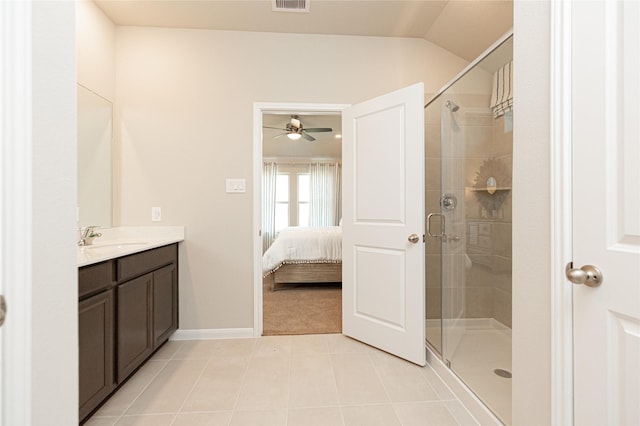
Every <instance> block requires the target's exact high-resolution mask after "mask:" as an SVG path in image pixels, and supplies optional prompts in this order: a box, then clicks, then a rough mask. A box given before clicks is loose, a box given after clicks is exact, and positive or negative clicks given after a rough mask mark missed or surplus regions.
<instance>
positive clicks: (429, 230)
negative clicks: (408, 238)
mask: <svg viewBox="0 0 640 426" xmlns="http://www.w3.org/2000/svg"><path fill="white" fill-rule="evenodd" d="M433 216H440V217H441V218H442V219H441V221H440V234H438V235H434V234H432V233H431V218H432V217H433ZM444 229H445V227H444V215H443V214H442V213H429V214H428V215H427V235H428V236H430V237H434V238H440V237H444Z"/></svg>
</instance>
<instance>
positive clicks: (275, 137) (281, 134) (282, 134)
mask: <svg viewBox="0 0 640 426" xmlns="http://www.w3.org/2000/svg"><path fill="white" fill-rule="evenodd" d="M284 135H286V133H280V134H279V135H275V136H274V137H272V138H271V139H278V138H279V137H280V136H284Z"/></svg>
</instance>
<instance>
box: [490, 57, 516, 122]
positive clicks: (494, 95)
mask: <svg viewBox="0 0 640 426" xmlns="http://www.w3.org/2000/svg"><path fill="white" fill-rule="evenodd" d="M490 106H491V110H492V111H493V116H494V117H495V118H498V117H500V116H501V115H504V113H505V112H507V111H510V110H511V109H512V108H513V61H511V62H509V63H507V64H505V65H503V66H502V67H501V68H500V69H498V71H496V72H495V73H494V74H493V90H492V91H491V105H490Z"/></svg>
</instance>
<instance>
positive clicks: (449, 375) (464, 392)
mask: <svg viewBox="0 0 640 426" xmlns="http://www.w3.org/2000/svg"><path fill="white" fill-rule="evenodd" d="M427 363H428V364H429V366H431V368H432V369H433V371H434V372H435V373H436V374H437V375H438V376H439V377H440V378H441V379H442V381H443V382H445V383H446V385H447V386H448V387H449V389H451V392H453V394H454V395H455V396H456V397H457V398H458V399H459V400H460V402H461V403H462V405H464V407H465V408H466V409H467V411H469V413H470V414H471V416H472V417H473V418H474V419H475V420H476V421H477V422H478V424H481V425H499V426H502V422H501V421H500V420H498V418H497V417H496V416H495V415H494V414H493V413H492V412H491V410H489V408H487V406H486V405H484V404H483V403H482V401H480V399H478V397H477V396H476V395H475V394H474V393H473V392H471V390H470V389H469V388H468V387H467V386H466V385H465V384H464V383H463V382H462V380H460V379H459V378H458V376H456V375H455V374H454V373H453V371H451V369H450V368H447V366H446V365H444V363H443V362H442V360H441V359H440V357H439V356H438V355H436V354H435V353H434V352H432V350H431V348H429V347H428V346H427Z"/></svg>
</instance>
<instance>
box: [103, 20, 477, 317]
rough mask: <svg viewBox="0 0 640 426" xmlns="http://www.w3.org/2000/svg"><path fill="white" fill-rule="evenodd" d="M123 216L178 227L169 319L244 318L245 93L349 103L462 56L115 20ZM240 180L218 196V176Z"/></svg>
mask: <svg viewBox="0 0 640 426" xmlns="http://www.w3.org/2000/svg"><path fill="white" fill-rule="evenodd" d="M116 33H117V35H116V40H117V42H116V90H117V94H116V119H115V122H116V123H119V126H117V128H116V134H115V136H116V140H117V142H118V144H119V149H121V154H120V157H119V160H117V161H118V162H119V167H120V179H121V184H120V187H119V189H118V192H119V198H120V203H121V208H120V209H119V213H120V221H119V224H120V225H123V226H132V225H151V224H152V223H151V222H150V216H151V213H150V210H151V207H152V206H160V207H161V208H162V215H163V222H162V224H165V225H186V230H187V235H186V243H185V251H184V253H185V254H184V256H183V257H182V258H181V264H180V327H181V328H182V329H226V328H251V327H253V275H252V274H253V272H252V271H253V268H252V264H253V261H254V260H253V256H252V253H253V238H252V208H253V207H252V198H253V197H252V191H253V190H254V188H252V187H251V185H252V182H253V180H252V156H253V153H252V147H253V142H252V135H253V133H252V131H253V130H252V129H253V123H252V113H253V103H254V102H308V103H323V102H325V103H356V102H359V101H363V100H365V99H368V98H371V97H374V96H377V95H380V94H382V93H385V92H388V91H391V90H394V89H398V88H400V87H403V86H406V85H409V84H412V83H415V82H417V81H424V82H425V86H426V87H425V91H426V92H428V93H433V92H435V91H437V90H438V89H439V88H440V87H441V86H442V85H443V84H444V83H446V82H447V81H448V80H449V79H450V78H451V77H453V76H454V75H455V74H456V73H457V72H459V71H460V70H461V69H462V68H464V66H465V65H466V61H464V60H462V59H460V58H458V57H456V56H454V55H452V54H451V53H449V52H446V51H444V50H443V49H441V48H438V47H436V46H434V45H433V44H430V43H428V42H426V41H424V40H417V39H392V38H376V37H345V36H315V35H286V34H266V33H250V32H225V31H209V30H181V29H164V28H138V27H118V28H117V30H116ZM228 177H234V178H245V179H247V193H246V194H231V195H227V194H225V192H224V180H225V178H228Z"/></svg>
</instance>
